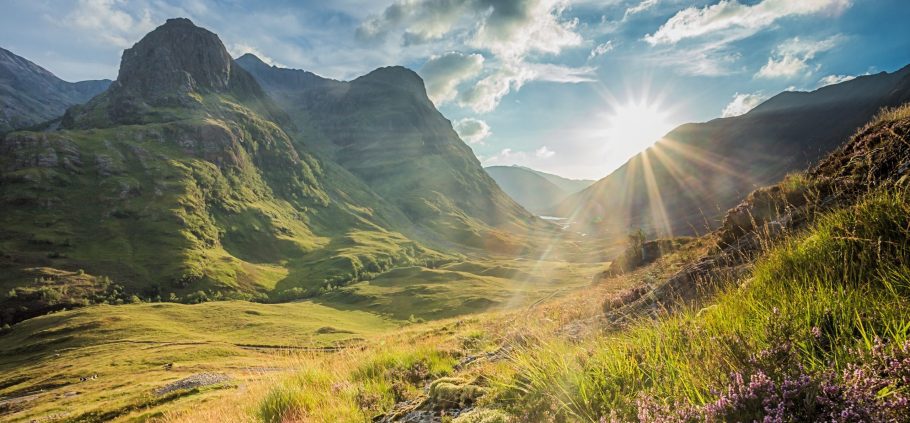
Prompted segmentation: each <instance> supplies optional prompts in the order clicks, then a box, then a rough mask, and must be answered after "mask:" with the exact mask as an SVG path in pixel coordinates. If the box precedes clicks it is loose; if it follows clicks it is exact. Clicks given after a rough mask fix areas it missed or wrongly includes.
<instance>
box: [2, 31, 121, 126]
mask: <svg viewBox="0 0 910 423" xmlns="http://www.w3.org/2000/svg"><path fill="white" fill-rule="evenodd" d="M110 84H111V81H109V80H107V79H104V80H97V81H81V82H75V83H72V82H66V81H64V80H62V79H60V78H57V77H56V76H54V74H52V73H50V72H48V71H47V70H46V69H44V68H42V67H40V66H38V65H36V64H34V63H32V62H30V61H28V60H26V59H25V58H22V57H19V56H17V55H15V54H13V53H12V52H10V51H9V50H5V49H3V48H0V134H2V133H5V132H9V131H12V130H15V129H20V128H26V127H29V126H32V125H35V124H38V123H42V122H45V121H48V120H51V119H54V118H58V117H60V116H62V115H63V112H64V111H66V108H67V107H69V106H72V105H74V104H80V103H84V102H86V101H88V100H89V99H91V98H92V97H94V96H96V95H97V94H98V93H100V92H102V91H104V90H106V89H107V87H108V86H109V85H110Z"/></svg>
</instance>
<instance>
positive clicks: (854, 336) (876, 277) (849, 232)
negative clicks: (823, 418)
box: [496, 190, 910, 421]
mask: <svg viewBox="0 0 910 423" xmlns="http://www.w3.org/2000/svg"><path fill="white" fill-rule="evenodd" d="M908 259H910V194H908V192H907V191H906V190H896V191H887V192H879V193H876V194H873V195H870V196H869V197H867V198H865V199H864V200H862V201H861V202H859V203H858V204H856V205H855V206H853V207H849V208H845V209H843V210H839V211H836V212H833V213H830V214H827V215H825V216H823V217H821V218H820V219H819V220H818V221H817V222H816V223H815V224H814V225H813V226H812V227H811V228H810V229H809V230H807V231H805V232H802V233H797V234H792V235H791V236H790V237H789V238H788V239H787V240H785V241H784V242H782V243H781V244H779V245H778V246H777V247H775V248H774V249H772V250H771V251H770V252H769V253H768V254H767V255H766V256H765V257H764V258H762V259H761V260H760V261H759V262H758V263H757V264H756V265H755V267H754V270H753V272H752V275H751V277H749V278H748V279H747V281H746V282H745V283H743V284H742V285H731V286H729V287H728V288H726V289H725V290H723V291H722V292H721V293H720V294H719V295H718V296H717V298H716V300H715V301H714V302H713V304H712V305H710V306H708V307H706V308H703V309H689V310H685V311H683V312H682V313H678V314H676V315H673V316H665V318H664V319H660V320H645V321H642V322H640V323H638V324H637V325H636V326H634V327H633V328H631V329H630V330H628V331H626V332H622V333H616V334H612V335H601V336H595V337H593V338H592V339H589V340H586V341H585V342H582V343H573V342H567V341H565V340H563V339H560V338H554V337H552V336H547V335H542V336H541V337H540V338H538V339H536V340H535V341H534V342H530V343H526V344H525V345H526V346H521V347H519V348H518V353H517V354H515V356H514V358H513V360H512V366H511V369H509V370H508V371H506V372H504V373H503V374H499V375H498V376H497V377H498V379H497V380H498V382H497V386H498V392H497V394H496V395H497V401H499V402H500V403H501V404H502V406H503V407H504V408H505V409H507V410H509V411H511V412H512V413H514V414H516V415H518V416H520V417H521V418H523V419H527V420H531V421H549V420H555V421H564V420H571V421H575V420H578V421H598V419H600V418H601V417H606V418H617V419H620V420H624V421H625V420H636V419H638V418H639V417H640V416H641V415H640V414H639V413H640V412H641V411H642V407H641V402H642V401H643V398H644V399H648V401H651V402H657V403H661V404H668V405H674V404H676V405H678V407H676V408H684V406H689V405H691V406H703V405H705V404H709V403H711V402H712V401H714V400H716V399H717V398H718V392H721V391H722V390H723V388H724V387H725V386H728V385H730V384H731V383H734V382H735V381H734V380H733V379H734V375H736V374H739V375H752V374H756V372H759V371H761V372H764V373H765V374H767V375H769V376H770V377H771V378H772V379H775V380H778V381H779V380H782V379H784V378H786V377H788V376H790V375H791V374H792V373H801V372H802V373H804V374H818V373H820V372H825V371H834V372H835V373H838V374H839V372H842V371H843V370H844V369H846V368H847V366H849V365H851V364H854V363H856V362H857V361H858V358H859V357H861V356H862V355H863V354H864V353H863V352H864V351H865V352H868V351H871V350H872V349H873V347H874V346H875V344H876V341H875V340H876V339H883V340H887V341H888V342H889V343H890V344H892V345H901V344H903V343H904V342H905V341H906V340H907V339H908V335H910V315H908V311H910V261H908ZM746 379H747V380H748V376H747V377H746ZM646 420H647V419H646Z"/></svg>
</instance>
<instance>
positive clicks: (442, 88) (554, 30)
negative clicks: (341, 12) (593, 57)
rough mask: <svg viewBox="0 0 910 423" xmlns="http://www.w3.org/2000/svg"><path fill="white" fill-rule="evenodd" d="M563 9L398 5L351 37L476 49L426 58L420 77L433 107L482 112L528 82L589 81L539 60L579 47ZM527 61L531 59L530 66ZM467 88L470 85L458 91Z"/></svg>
mask: <svg viewBox="0 0 910 423" xmlns="http://www.w3.org/2000/svg"><path fill="white" fill-rule="evenodd" d="M567 4H568V2H567V0H398V1H397V2H395V3H393V4H392V5H391V6H388V7H386V8H385V9H384V10H383V11H382V12H380V13H378V14H375V15H373V16H371V17H369V18H368V19H366V20H365V21H363V23H362V24H361V25H360V27H358V29H357V35H358V37H359V39H361V40H365V41H369V42H373V43H382V42H387V41H388V40H394V39H395V35H400V39H399V40H397V41H398V45H407V46H414V45H416V44H423V43H429V42H436V43H437V44H443V45H444V44H445V42H444V41H443V40H445V41H446V42H454V43H461V45H462V46H464V45H467V46H470V47H471V48H473V49H476V50H477V51H478V52H477V53H475V54H473V55H471V56H464V55H462V56H460V57H458V56H441V57H438V58H436V59H435V60H434V59H433V58H431V59H430V61H428V62H427V64H426V65H424V69H422V70H421V75H422V76H424V78H425V79H427V86H428V92H430V95H431V98H433V100H434V102H437V104H441V103H444V102H446V101H451V100H453V99H457V104H458V105H459V106H460V107H465V108H471V109H473V110H474V111H475V112H477V113H485V112H489V111H492V110H494V109H495V108H496V107H497V106H498V105H499V102H500V100H501V99H502V98H503V97H504V96H506V95H508V94H509V93H510V92H512V91H515V90H518V89H520V88H521V87H522V86H523V85H524V84H525V83H526V82H528V81H532V80H542V81H551V82H559V83H578V82H588V81H594V80H595V79H596V78H595V75H594V70H595V69H594V68H592V67H568V66H562V65H556V64H550V63H541V62H539V60H540V59H539V57H540V55H555V54H559V53H561V52H562V51H563V50H564V49H566V48H570V47H577V46H580V45H582V43H583V41H584V40H583V38H582V36H581V35H580V34H579V33H578V32H577V26H578V20H577V19H566V18H564V17H563V11H564V10H565V8H566V7H567ZM529 56H533V57H535V59H536V60H535V61H529V60H528V57H529ZM467 58H471V60H467ZM437 62H438V63H437ZM481 64H482V66H481ZM436 75H439V77H438V78H436V77H435V76H436ZM475 78H476V79H475ZM467 84H470V85H471V86H470V87H466V88H461V89H460V88H459V87H461V86H462V85H467Z"/></svg>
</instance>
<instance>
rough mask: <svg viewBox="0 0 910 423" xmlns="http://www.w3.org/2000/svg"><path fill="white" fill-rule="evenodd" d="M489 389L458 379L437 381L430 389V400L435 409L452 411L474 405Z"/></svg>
mask: <svg viewBox="0 0 910 423" xmlns="http://www.w3.org/2000/svg"><path fill="white" fill-rule="evenodd" d="M486 393H487V389H486V388H483V387H480V386H477V385H473V384H470V383H468V382H467V381H466V380H464V379H461V378H456V377H446V378H441V379H436V380H434V381H433V383H431V384H430V387H429V398H430V401H432V404H433V406H434V407H435V408H438V409H450V408H456V407H464V406H467V405H470V404H473V403H474V402H475V401H476V400H477V399H478V398H480V397H481V396H483V395H484V394H486Z"/></svg>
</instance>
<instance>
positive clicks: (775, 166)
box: [552, 66, 910, 236]
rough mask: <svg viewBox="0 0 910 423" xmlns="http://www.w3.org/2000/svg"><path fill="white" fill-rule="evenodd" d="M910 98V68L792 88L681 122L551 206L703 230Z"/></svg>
mask: <svg viewBox="0 0 910 423" xmlns="http://www.w3.org/2000/svg"><path fill="white" fill-rule="evenodd" d="M908 99H910V66H908V67H904V68H903V69H901V70H899V71H897V72H894V73H885V72H882V73H879V74H876V75H869V76H861V77H858V78H856V79H854V80H851V81H847V82H843V83H840V84H836V85H830V86H826V87H823V88H819V89H817V90H815V91H812V92H784V93H781V94H778V95H776V96H774V97H773V98H771V99H769V100H768V101H766V102H764V103H762V104H760V105H759V106H757V107H756V108H754V109H753V110H751V111H750V112H748V113H746V114H744V115H742V116H737V117H730V118H721V119H715V120H712V121H710V122H706V123H692V124H685V125H682V126H679V127H677V128H676V129H674V130H673V131H671V132H670V133H668V134H667V135H665V136H664V138H663V139H661V140H660V141H658V142H657V143H656V144H655V145H654V146H652V147H650V148H648V149H647V150H645V151H644V152H642V153H640V154H638V155H636V156H635V157H633V158H632V159H630V160H629V161H628V162H627V163H626V164H624V165H623V166H622V167H620V168H619V169H617V170H616V171H614V172H612V173H611V174H610V175H608V176H607V177H605V178H603V179H601V180H599V181H597V183H595V184H594V185H592V186H591V187H589V188H588V189H586V190H584V191H582V192H580V193H578V194H575V195H573V196H571V197H569V198H567V199H566V200H565V201H563V202H562V203H561V204H560V205H559V206H558V207H556V209H555V210H553V211H552V213H554V214H556V215H558V216H571V217H572V219H573V222H574V224H575V226H576V227H577V228H578V229H579V230H582V231H588V232H606V233H614V234H618V233H627V232H628V231H629V230H631V229H632V228H644V229H645V230H646V231H648V232H652V233H656V234H659V235H660V236H669V235H680V234H691V233H698V232H703V230H704V229H708V228H713V227H716V226H717V224H718V223H719V222H718V218H719V217H720V216H721V215H722V212H723V211H725V210H727V209H728V208H730V207H733V206H735V205H736V203H737V201H738V199H739V198H742V197H743V196H744V195H746V194H747V193H749V192H751V191H752V190H753V189H755V188H756V187H758V186H763V185H767V184H770V183H772V182H774V181H777V180H779V179H781V178H782V177H784V176H785V175H786V174H787V173H789V172H793V171H796V170H801V169H804V168H805V167H806V166H808V164H809V163H812V162H814V161H816V160H818V159H819V158H821V157H823V156H824V155H825V154H827V153H829V152H831V151H833V150H834V149H835V148H836V147H837V146H838V145H839V144H840V143H841V142H843V141H844V140H846V139H847V138H848V137H849V136H850V135H851V134H853V132H854V131H856V128H857V127H859V126H861V125H862V124H864V123H865V122H866V121H868V120H869V119H870V118H871V117H872V116H873V115H875V114H876V113H877V112H878V111H879V110H880V109H881V108H882V107H893V106H898V105H900V104H902V103H903V102H905V101H907V100H908Z"/></svg>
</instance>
